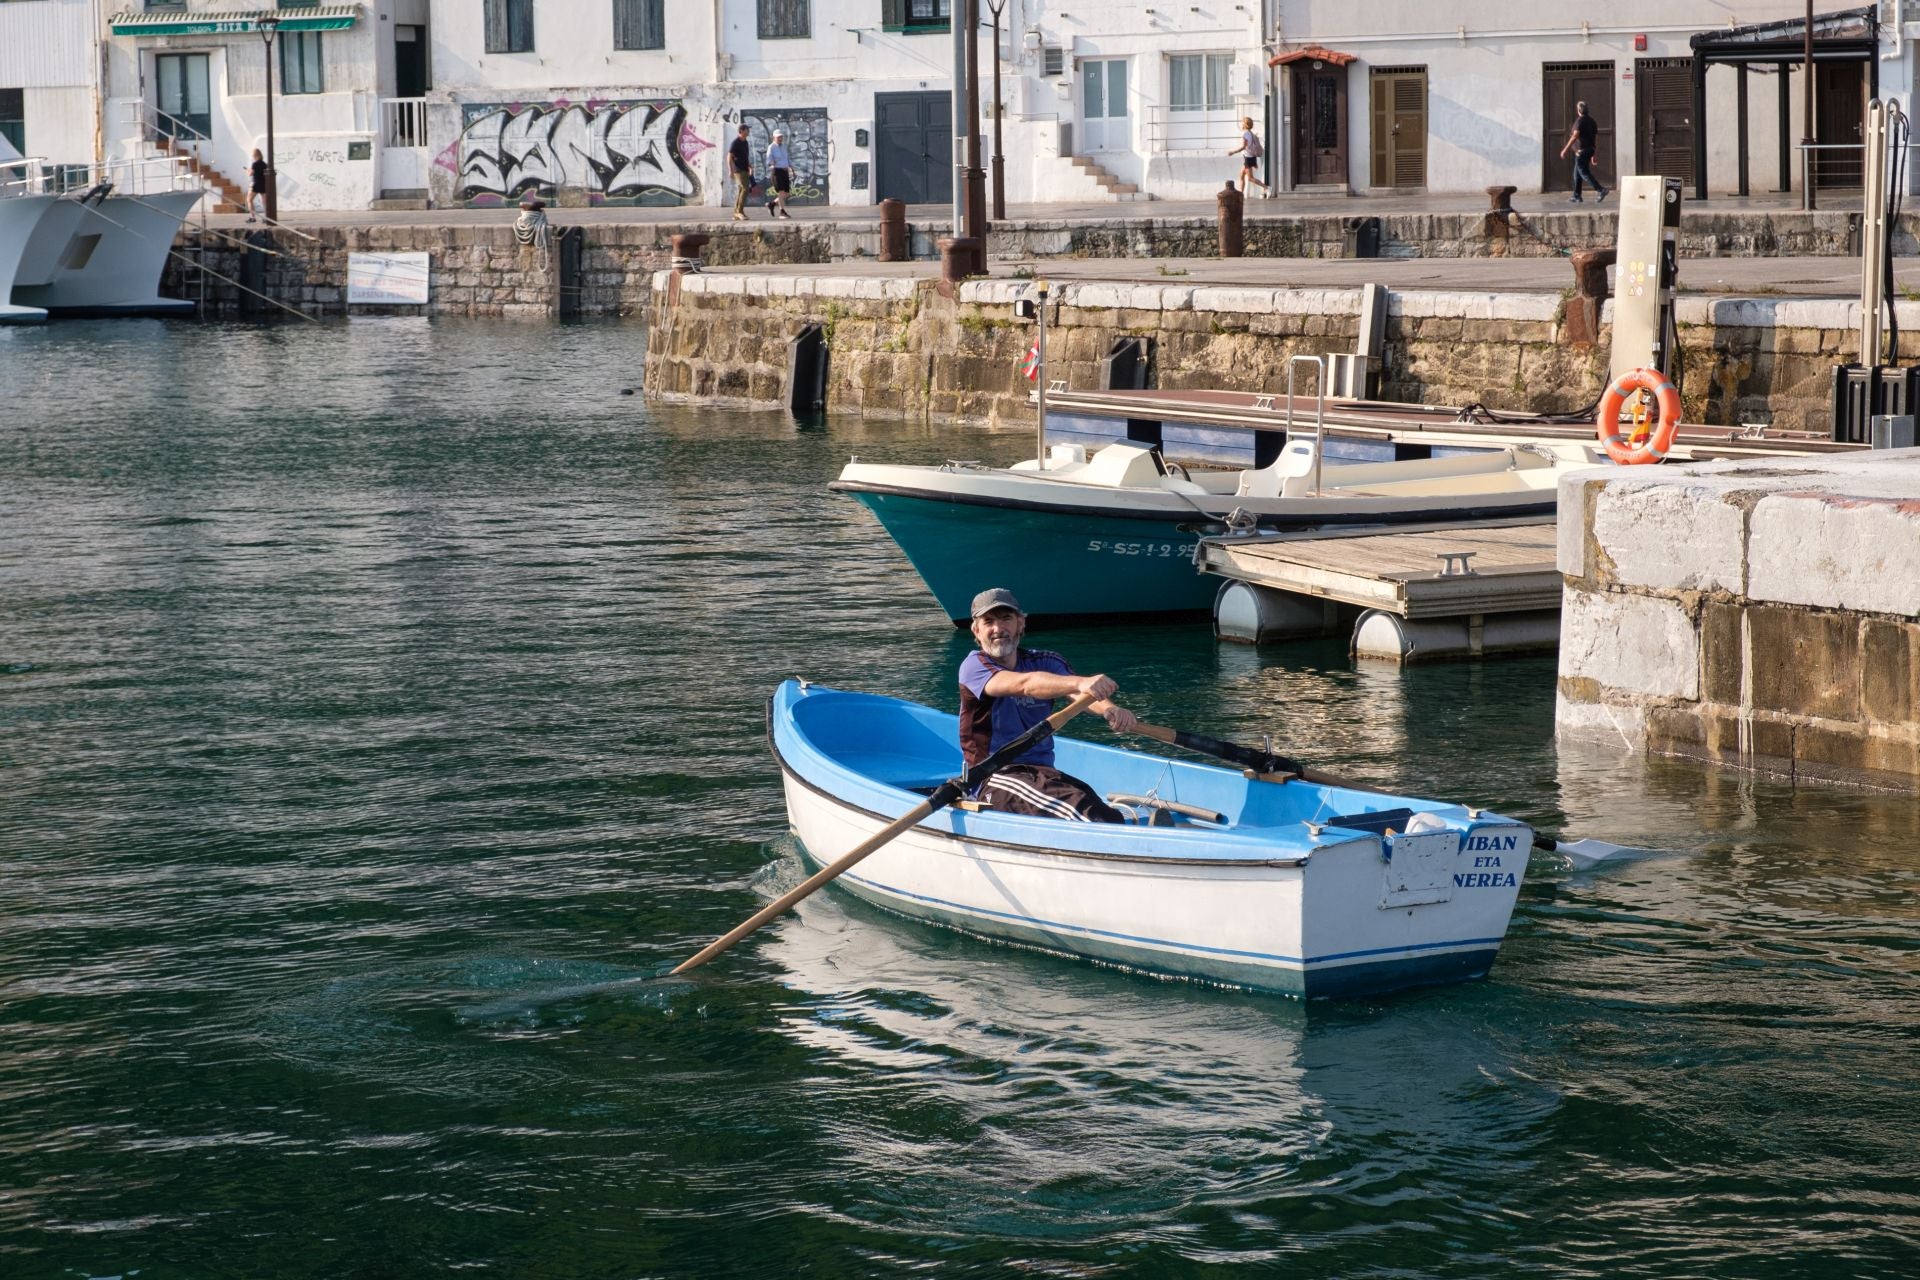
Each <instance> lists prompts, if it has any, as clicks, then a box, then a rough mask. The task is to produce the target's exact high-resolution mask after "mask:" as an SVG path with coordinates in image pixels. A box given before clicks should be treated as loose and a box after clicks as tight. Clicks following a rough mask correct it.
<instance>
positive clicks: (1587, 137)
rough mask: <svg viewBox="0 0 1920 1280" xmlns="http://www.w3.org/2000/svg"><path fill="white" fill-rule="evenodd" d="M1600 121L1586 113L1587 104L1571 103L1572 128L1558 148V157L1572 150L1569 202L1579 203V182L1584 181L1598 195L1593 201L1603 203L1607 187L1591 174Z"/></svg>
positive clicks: (1597, 143)
mask: <svg viewBox="0 0 1920 1280" xmlns="http://www.w3.org/2000/svg"><path fill="white" fill-rule="evenodd" d="M1599 140H1600V123H1599V122H1598V121H1597V120H1595V119H1594V118H1593V117H1592V116H1590V115H1588V114H1587V104H1586V103H1584V102H1576V103H1574V104H1573V128H1571V129H1569V130H1568V131H1567V141H1566V145H1565V146H1563V147H1561V148H1560V158H1561V159H1563V160H1564V159H1565V158H1566V155H1567V152H1569V151H1571V152H1573V199H1572V201H1571V202H1570V203H1573V204H1580V203H1582V201H1581V199H1580V184H1581V182H1582V181H1585V182H1586V183H1587V185H1588V186H1591V187H1592V188H1593V189H1594V190H1595V191H1596V192H1598V193H1599V194H1598V196H1597V197H1596V198H1595V203H1596V204H1600V203H1605V201H1606V198H1607V189H1606V188H1605V187H1603V186H1601V185H1600V179H1598V178H1596V177H1594V176H1593V152H1594V148H1595V147H1596V146H1598V145H1599Z"/></svg>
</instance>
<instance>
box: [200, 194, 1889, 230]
mask: <svg viewBox="0 0 1920 1280" xmlns="http://www.w3.org/2000/svg"><path fill="white" fill-rule="evenodd" d="M1487 207H1488V201H1487V197H1486V195H1485V194H1483V193H1466V194H1458V195H1392V196H1372V195H1368V196H1338V195H1319V194H1316V195H1280V196H1275V197H1273V198H1272V199H1252V200H1248V201H1247V203H1246V210H1247V215H1246V216H1247V217H1248V218H1249V219H1250V220H1262V219H1269V218H1276V219H1277V218H1289V217H1326V216H1329V215H1339V216H1345V217H1363V216H1371V215H1376V214H1420V213H1432V214H1461V213H1481V212H1484V211H1485V210H1486V209H1487ZM1513 207H1514V208H1515V209H1517V210H1519V211H1520V212H1521V213H1522V214H1523V215H1524V214H1536V215H1538V214H1553V213H1569V212H1575V213H1578V212H1592V213H1607V212H1609V211H1610V210H1612V209H1613V207H1614V204H1613V201H1612V200H1611V199H1609V200H1608V202H1607V203H1606V204H1594V203H1593V202H1591V201H1589V202H1588V203H1586V204H1579V205H1576V204H1570V203H1569V202H1568V200H1567V197H1566V196H1564V195H1555V194H1551V193H1548V194H1541V193H1538V192H1536V193H1533V194H1525V193H1521V194H1516V195H1515V196H1514V197H1513ZM1858 207H1859V198H1858V197H1857V196H1848V197H1845V198H1844V200H1843V198H1841V197H1838V196H1830V197H1828V200H1827V203H1826V205H1825V206H1824V208H1823V212H1827V211H1830V212H1841V213H1845V212H1853V211H1857V209H1858ZM1217 208H1218V206H1217V205H1216V204H1215V202H1214V201H1212V200H1140V201H1131V202H1125V203H1108V202H1100V203H1087V204H1013V205H1008V206H1007V221H1008V222H1012V223H1025V224H1031V225H1052V224H1058V223H1062V222H1071V223H1088V222H1145V221H1160V220H1174V219H1191V218H1212V217H1214V216H1215V214H1216V211H1217ZM748 209H749V217H748V220H747V225H749V226H771V225H773V220H772V219H770V218H769V217H768V216H767V211H766V207H765V206H764V205H754V204H750V205H749V206H748ZM518 211H519V210H518V207H517V206H516V205H500V206H495V207H493V208H486V209H468V208H464V207H462V208H453V209H374V210H354V211H345V212H332V211H324V212H301V211H289V212H287V213H286V215H285V216H284V217H283V218H282V219H281V221H282V222H283V223H285V224H286V225H288V226H291V227H309V226H311V227H342V226H362V227H366V226H375V227H377V226H486V225H491V224H494V223H497V222H499V221H500V220H501V219H503V218H511V217H512V216H513V215H514V214H515V213H517V212H518ZM1799 211H1800V198H1799V196H1798V195H1759V196H1749V197H1746V198H1745V199H1742V198H1740V197H1738V196H1715V197H1714V198H1713V199H1711V200H1708V201H1705V202H1699V201H1688V202H1687V203H1686V205H1685V206H1684V214H1693V215H1700V214H1736V213H1798V212H1799ZM792 212H793V220H794V221H796V222H838V223H861V224H865V223H874V222H878V221H879V220H880V208H879V206H878V205H873V204H859V205H821V206H817V207H812V208H807V207H800V206H796V207H795V208H794V209H793V211H792ZM1684 214H1683V216H1684ZM951 215H952V208H951V206H949V205H945V204H916V205H908V206H907V221H908V222H909V223H911V224H913V225H914V226H916V227H923V228H925V227H940V228H946V227H948V226H950V225H951V224H950V218H951ZM547 216H548V217H549V219H551V220H552V221H553V222H554V223H556V224H558V225H561V226H568V225H572V224H574V223H581V224H589V225H590V224H594V223H640V224H646V225H655V226H658V225H668V224H680V223H685V224H695V223H697V224H701V225H705V224H708V223H715V224H721V225H726V226H734V225H739V224H736V223H734V222H733V221H732V206H731V205H727V206H720V205H669V206H662V207H658V208H647V207H643V206H633V205H600V206H593V207H585V208H566V207H563V206H559V205H553V204H549V205H548V207H547ZM208 221H209V223H211V224H212V225H213V226H217V227H221V228H229V227H244V226H245V225H246V223H247V220H246V218H245V217H244V216H242V215H240V214H237V213H229V214H216V215H213V216H212V217H210V218H209V219H208Z"/></svg>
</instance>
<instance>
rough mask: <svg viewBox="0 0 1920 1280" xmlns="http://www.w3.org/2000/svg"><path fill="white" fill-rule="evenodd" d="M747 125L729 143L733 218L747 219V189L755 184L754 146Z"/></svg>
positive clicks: (728, 159) (728, 165) (742, 220)
mask: <svg viewBox="0 0 1920 1280" xmlns="http://www.w3.org/2000/svg"><path fill="white" fill-rule="evenodd" d="M749 132H750V130H748V128H747V126H745V125H741V126H740V132H739V133H738V134H736V135H734V139H733V141H732V142H730V143H728V144H727V168H728V170H729V171H731V172H732V174H733V220H734V221H735V222H745V221H746V220H747V191H748V190H749V189H750V188H751V187H752V186H753V147H752V146H751V145H750V144H749V143H748V142H747V134H748V133H749Z"/></svg>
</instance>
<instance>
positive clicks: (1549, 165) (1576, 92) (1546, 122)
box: [1540, 62, 1620, 191]
mask: <svg viewBox="0 0 1920 1280" xmlns="http://www.w3.org/2000/svg"><path fill="white" fill-rule="evenodd" d="M1540 82H1541V87H1542V90H1543V92H1544V95H1545V100H1544V102H1543V103H1542V105H1541V117H1540V119H1541V125H1540V141H1541V143H1542V144H1543V145H1542V149H1543V152H1544V154H1543V155H1542V157H1541V162H1542V167H1541V170H1540V189H1541V190H1542V191H1571V190H1573V153H1572V152H1568V153H1567V155H1566V157H1565V158H1564V159H1563V158H1561V155H1560V148H1561V147H1564V146H1565V145H1566V144H1567V135H1568V134H1570V133H1572V132H1573V121H1574V109H1573V108H1574V104H1575V103H1579V102H1584V103H1586V104H1587V114H1588V115H1590V116H1592V117H1593V123H1594V124H1595V125H1596V126H1597V129H1596V132H1595V135H1594V145H1593V174H1594V176H1595V177H1596V178H1599V179H1600V181H1601V182H1603V183H1604V184H1606V186H1607V187H1608V188H1609V189H1611V188H1612V186H1613V184H1614V183H1615V182H1616V181H1617V180H1618V178H1619V173H1620V171H1619V170H1618V169H1616V168H1615V167H1614V163H1613V64H1612V63H1611V62H1566V63H1558V64H1556V63H1548V64H1547V65H1546V66H1543V67H1541V68H1540Z"/></svg>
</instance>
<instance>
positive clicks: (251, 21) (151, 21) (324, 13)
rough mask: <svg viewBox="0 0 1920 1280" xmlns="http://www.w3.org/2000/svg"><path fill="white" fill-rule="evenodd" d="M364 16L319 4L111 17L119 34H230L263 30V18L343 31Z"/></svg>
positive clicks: (355, 8)
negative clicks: (235, 10) (287, 7)
mask: <svg viewBox="0 0 1920 1280" xmlns="http://www.w3.org/2000/svg"><path fill="white" fill-rule="evenodd" d="M359 16H360V6H359V5H357V4H317V5H312V6H310V7H309V6H302V7H300V8H297V9H246V10H241V11H239V12H235V13H211V12H197V13H190V12H188V11H187V10H185V9H149V10H147V11H146V12H144V13H116V14H114V15H113V17H111V18H109V19H107V22H108V24H109V25H110V26H111V27H112V28H113V34H115V35H117V36H228V35H245V34H248V33H250V32H256V31H258V30H260V19H262V18H266V17H274V18H278V19H280V30H282V31H342V30H345V29H346V28H348V27H350V26H352V25H353V24H354V21H355V20H356V19H358V18H359Z"/></svg>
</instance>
